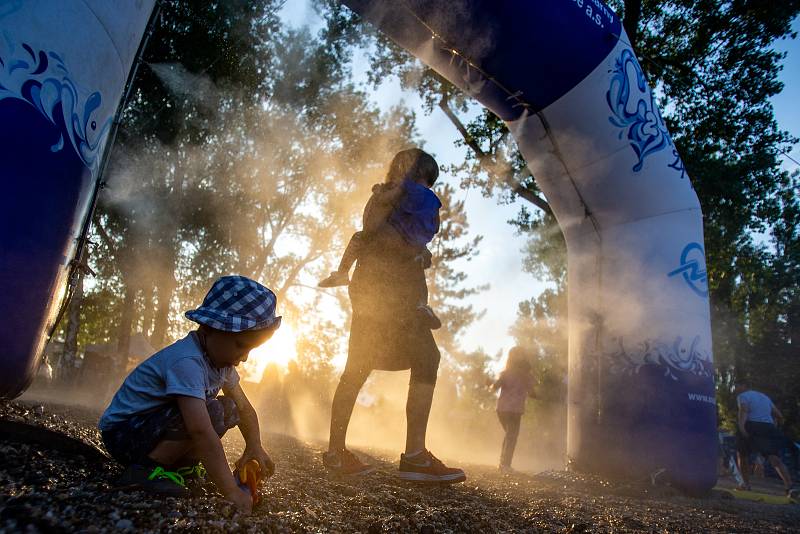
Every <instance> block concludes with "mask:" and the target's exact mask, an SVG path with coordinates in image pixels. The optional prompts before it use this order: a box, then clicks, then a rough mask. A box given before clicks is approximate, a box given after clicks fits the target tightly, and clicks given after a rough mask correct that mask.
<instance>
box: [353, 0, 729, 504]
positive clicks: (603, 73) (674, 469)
mask: <svg viewBox="0 0 800 534" xmlns="http://www.w3.org/2000/svg"><path fill="white" fill-rule="evenodd" d="M345 3H346V4H347V5H348V6H350V7H351V8H352V9H354V10H355V11H356V12H358V13H360V14H361V15H362V16H363V17H364V18H366V19H367V20H369V21H370V22H372V23H373V24H375V25H376V26H377V27H378V28H379V29H380V30H381V31H383V32H385V33H386V34H388V36H389V37H390V38H392V39H393V40H394V41H395V42H396V43H398V44H399V45H400V46H402V47H404V48H405V49H407V50H409V51H410V52H411V53H413V54H414V55H416V56H417V57H419V58H420V59H421V60H422V61H424V62H425V63H427V64H428V65H430V66H431V67H432V68H434V69H435V70H436V71H438V72H439V73H440V74H442V75H443V76H445V77H446V78H447V79H449V80H450V81H451V82H453V83H454V84H456V85H457V86H459V87H460V88H461V89H462V90H464V91H465V92H466V93H468V94H470V95H472V96H473V97H474V98H476V99H477V100H478V101H479V102H481V103H482V104H484V105H485V106H486V107H487V108H489V109H490V110H491V111H492V112H494V113H495V114H496V115H498V116H499V117H500V118H501V119H503V120H504V121H506V123H507V124H508V127H509V129H510V130H511V132H512V133H513V134H514V136H515V138H516V140H517V143H518V145H519V148H520V150H521V151H522V153H523V155H524V156H525V158H526V160H527V162H528V164H529V167H530V169H531V171H532V172H533V174H534V177H535V178H536V181H537V184H538V185H539V187H540V188H541V189H542V191H543V192H544V193H545V195H546V197H547V200H548V201H549V203H550V205H551V206H552V208H553V211H554V213H555V215H556V218H557V219H558V222H559V225H560V226H561V228H562V230H563V232H564V236H565V238H566V242H567V250H568V262H569V268H568V270H569V274H568V287H569V296H568V298H569V318H570V321H569V323H570V326H569V395H568V403H569V407H568V418H569V421H568V456H569V460H570V462H571V463H572V464H573V465H574V466H575V467H576V468H578V469H584V470H589V471H592V472H599V473H606V474H611V475H617V476H619V475H622V476H637V477H638V476H646V475H647V474H649V473H652V472H654V471H656V470H659V469H666V475H667V477H668V478H669V479H670V480H671V481H672V482H673V483H674V484H676V485H678V486H680V487H681V488H683V489H684V490H685V491H689V492H696V493H702V492H704V491H707V490H708V489H710V488H711V487H713V486H714V484H715V481H716V447H717V445H716V444H717V434H716V410H715V398H714V381H713V364H712V353H711V329H710V319H709V306H708V300H707V299H708V288H707V283H706V275H705V259H704V250H703V225H702V214H701V212H700V205H699V202H698V199H697V196H696V194H695V192H694V190H693V189H692V185H691V182H690V180H689V177H688V176H687V175H686V172H685V170H684V167H683V164H682V162H681V159H680V157H679V155H678V152H677V150H676V149H675V146H674V144H673V143H672V140H671V138H670V135H669V132H668V131H667V129H666V127H665V125H664V122H663V120H662V118H661V115H660V113H659V110H658V108H657V107H656V104H655V100H654V98H653V95H652V93H651V91H650V89H649V87H648V85H647V83H646V80H645V77H644V74H643V73H642V70H641V68H640V66H639V63H638V61H637V59H636V56H635V54H634V53H633V51H632V50H631V47H630V46H629V44H628V40H627V38H626V36H625V33H624V31H623V29H622V25H621V23H620V21H619V19H618V17H617V16H616V15H615V14H614V12H613V11H611V9H609V8H608V7H607V6H606V5H605V4H603V3H602V2H601V1H599V0H558V1H556V0H542V1H537V2H513V3H508V2H495V1H493V0H462V1H459V2H451V1H430V0H400V1H395V0H345Z"/></svg>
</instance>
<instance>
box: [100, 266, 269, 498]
mask: <svg viewBox="0 0 800 534" xmlns="http://www.w3.org/2000/svg"><path fill="white" fill-rule="evenodd" d="M275 305H276V297H275V294H274V293H273V292H272V291H270V290H269V289H268V288H266V287H264V286H263V285H261V284H259V283H258V282H255V281H253V280H250V279H248V278H245V277H243V276H224V277H222V278H220V279H218V280H217V281H216V282H214V284H213V286H212V287H211V289H210V290H209V292H208V294H207V295H206V297H205V299H204V300H203V304H202V305H201V306H200V307H199V308H197V309H196V310H190V311H187V312H186V314H185V315H186V317H187V318H188V319H190V320H191V321H194V322H196V323H198V324H199V325H200V326H199V328H198V329H197V330H193V331H191V332H189V334H188V335H187V336H186V337H184V338H183V339H181V340H179V341H176V342H175V343H173V344H172V345H169V346H168V347H166V348H164V349H162V350H160V351H159V352H157V353H156V354H154V355H153V356H151V357H150V358H148V359H147V360H145V361H144V362H142V363H141V364H140V365H139V366H138V367H136V368H135V369H134V370H133V371H131V373H130V374H129V375H128V376H127V377H126V378H125V381H124V382H123V384H122V386H120V388H119V390H118V391H117V393H116V394H115V395H114V398H113V399H112V400H111V404H110V405H109V407H108V408H107V409H106V411H105V412H104V413H103V416H102V417H101V418H100V422H99V425H98V426H99V428H100V431H101V435H102V438H103V443H104V444H105V446H106V449H107V450H108V452H109V453H110V454H111V456H113V457H114V459H116V460H117V461H119V462H120V463H121V464H122V465H123V466H125V471H124V473H123V474H122V476H121V478H120V481H119V484H120V486H121V487H123V488H131V489H140V490H144V491H149V492H152V493H158V494H164V495H171V496H188V494H189V490H188V489H187V487H186V483H187V482H189V480H191V479H195V480H196V479H198V478H202V477H204V473H205V472H207V473H208V475H209V477H210V479H211V481H212V482H213V483H214V484H215V485H216V487H217V488H218V490H219V491H220V492H221V493H222V494H223V495H224V496H225V497H226V498H227V499H229V500H230V501H232V502H233V503H234V504H235V505H236V506H237V507H238V508H239V510H241V511H242V512H244V513H249V512H250V511H251V507H252V500H251V496H250V494H249V493H247V492H246V491H245V490H243V489H241V488H240V486H239V485H238V484H237V480H236V479H235V477H234V476H233V474H232V473H231V470H230V467H229V465H228V460H227V458H226V457H225V451H224V450H223V448H222V443H221V442H220V437H222V435H223V434H224V433H225V432H226V431H227V430H228V429H230V428H233V427H234V426H238V427H239V429H240V430H241V432H242V435H243V436H244V439H245V450H244V454H243V455H242V457H241V458H240V459H239V460H238V461H237V462H236V465H237V466H243V465H244V464H245V463H246V462H248V461H249V460H253V459H254V460H256V461H257V462H258V463H259V466H260V468H261V475H262V476H270V475H272V473H273V472H274V469H275V466H274V464H273V462H272V460H271V459H270V457H269V455H268V454H267V452H266V451H265V450H264V448H263V446H262V445H261V437H260V436H261V434H260V430H259V425H258V417H257V416H256V412H255V410H254V409H253V407H252V405H251V404H250V401H249V400H248V399H247V396H245V394H244V392H243V391H242V388H241V386H240V385H239V375H238V373H237V372H236V369H235V367H236V366H237V365H238V364H239V363H241V362H243V361H246V360H247V356H248V354H249V352H250V350H251V349H254V348H255V347H258V346H259V345H261V344H262V343H264V342H265V341H266V340H268V339H269V338H270V337H272V335H273V334H274V333H275V331H276V330H277V329H278V328H279V327H280V324H281V317H280V316H277V317H276V316H275ZM220 390H222V392H223V393H224V395H220V396H217V395H218V393H219V391H220ZM201 462H202V465H201Z"/></svg>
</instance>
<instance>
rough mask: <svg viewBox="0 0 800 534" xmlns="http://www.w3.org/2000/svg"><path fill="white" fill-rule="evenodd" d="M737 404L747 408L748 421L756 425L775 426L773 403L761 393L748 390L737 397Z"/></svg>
mask: <svg viewBox="0 0 800 534" xmlns="http://www.w3.org/2000/svg"><path fill="white" fill-rule="evenodd" d="M736 403H737V404H738V405H739V406H740V407H741V406H747V420H748V421H753V422H754V423H770V424H773V425H774V424H775V420H774V419H772V401H771V400H770V399H769V397H767V396H766V395H764V394H763V393H761V392H759V391H753V390H752V389H751V390H748V391H745V392H744V393H740V394H739V396H738V397H736Z"/></svg>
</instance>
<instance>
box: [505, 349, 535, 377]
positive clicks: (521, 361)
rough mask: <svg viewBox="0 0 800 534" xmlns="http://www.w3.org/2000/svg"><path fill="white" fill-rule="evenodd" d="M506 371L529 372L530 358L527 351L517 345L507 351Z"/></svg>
mask: <svg viewBox="0 0 800 534" xmlns="http://www.w3.org/2000/svg"><path fill="white" fill-rule="evenodd" d="M506 371H516V372H523V373H529V372H530V371H531V360H530V358H529V357H528V351H527V350H525V349H524V348H522V347H520V346H519V345H517V346H516V347H513V348H512V349H511V350H509V351H508V358H507V359H506Z"/></svg>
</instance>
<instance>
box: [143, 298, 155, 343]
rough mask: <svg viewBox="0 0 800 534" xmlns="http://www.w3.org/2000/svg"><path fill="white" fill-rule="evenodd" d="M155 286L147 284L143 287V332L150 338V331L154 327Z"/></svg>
mask: <svg viewBox="0 0 800 534" xmlns="http://www.w3.org/2000/svg"><path fill="white" fill-rule="evenodd" d="M153 293H154V290H153V286H151V285H146V286H145V287H143V288H142V300H143V301H144V302H143V307H144V312H143V314H142V334H144V337H145V338H147V339H148V341H149V340H150V331H151V329H152V328H153V313H154V311H155V303H154V302H153Z"/></svg>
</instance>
